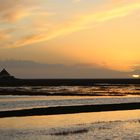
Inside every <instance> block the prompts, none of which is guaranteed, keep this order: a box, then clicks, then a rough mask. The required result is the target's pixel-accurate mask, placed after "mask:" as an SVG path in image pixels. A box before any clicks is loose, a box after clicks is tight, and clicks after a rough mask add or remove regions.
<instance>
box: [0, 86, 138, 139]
mask: <svg viewBox="0 0 140 140" xmlns="http://www.w3.org/2000/svg"><path fill="white" fill-rule="evenodd" d="M3 90H7V94H1V95H0V111H9V110H20V109H27V108H38V107H52V106H73V105H94V104H117V103H132V102H133V103H134V102H140V85H129V86H125V85H124V86H120V85H118V86H110V85H104V86H95V87H78V86H74V87H72V86H71V87H70V86H69V87H67V86H60V87H49V86H43V87H41V86H39V87H0V91H3ZM9 91H12V93H13V92H14V91H15V93H20V92H24V93H25V94H24V95H20V94H18V95H10V94H9V93H10V92H9ZM32 93H33V94H32ZM34 93H38V95H36V96H35V95H34ZM41 93H46V95H45V94H43V96H42V94H41ZM59 93H61V96H60V94H59ZM63 93H64V95H63ZM66 93H67V94H66ZM39 94H40V95H39ZM85 139H86V140H125V139H126V140H140V110H139V109H138V110H126V111H108V112H91V113H77V114H64V115H46V116H45V115H43V116H27V117H7V118H0V140H85Z"/></svg>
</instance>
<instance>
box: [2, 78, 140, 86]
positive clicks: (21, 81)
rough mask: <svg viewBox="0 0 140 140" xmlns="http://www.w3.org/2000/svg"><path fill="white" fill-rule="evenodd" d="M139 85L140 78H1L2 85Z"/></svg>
mask: <svg viewBox="0 0 140 140" xmlns="http://www.w3.org/2000/svg"><path fill="white" fill-rule="evenodd" d="M131 84H134V85H138V84H140V79H16V78H12V79H0V86H16V87H18V86H96V85H100V86H102V85H108V86H109V85H111V86H112V85H119V86H121V85H123V86H124V85H131Z"/></svg>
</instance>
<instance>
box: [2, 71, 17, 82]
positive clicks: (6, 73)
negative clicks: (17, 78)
mask: <svg viewBox="0 0 140 140" xmlns="http://www.w3.org/2000/svg"><path fill="white" fill-rule="evenodd" d="M0 79H8V80H9V79H14V76H12V75H10V74H9V73H8V72H7V71H6V69H3V70H2V71H1V72H0Z"/></svg>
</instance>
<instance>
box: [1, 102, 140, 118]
mask: <svg viewBox="0 0 140 140" xmlns="http://www.w3.org/2000/svg"><path fill="white" fill-rule="evenodd" d="M137 109H140V103H120V104H100V105H76V106H55V107H43V108H31V109H22V110H10V111H0V118H6V117H26V116H42V115H60V114H75V113H90V112H106V111H121V110H137Z"/></svg>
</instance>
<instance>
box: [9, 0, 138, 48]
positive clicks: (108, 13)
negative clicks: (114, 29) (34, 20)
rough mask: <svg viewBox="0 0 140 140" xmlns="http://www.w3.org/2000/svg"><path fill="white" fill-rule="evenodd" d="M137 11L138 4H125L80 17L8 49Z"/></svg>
mask: <svg viewBox="0 0 140 140" xmlns="http://www.w3.org/2000/svg"><path fill="white" fill-rule="evenodd" d="M138 9H140V2H135V3H129V4H125V5H122V6H119V7H115V8H113V9H111V10H103V11H101V12H93V13H90V14H86V15H82V16H80V17H79V18H77V19H73V20H71V21H70V22H69V23H65V24H64V25H62V26H59V27H58V28H57V29H56V28H55V29H54V30H52V31H50V32H47V33H39V34H36V35H34V34H33V35H29V36H25V37H23V38H21V39H19V40H17V41H16V42H15V43H14V44H13V45H12V46H10V47H21V46H25V45H30V44H33V43H38V42H42V41H48V40H51V39H54V38H56V37H59V36H64V35H67V34H70V33H73V32H77V31H79V30H84V29H87V28H91V24H92V25H93V27H94V25H95V24H97V23H100V22H105V21H109V20H112V19H115V18H121V17H125V16H127V15H130V14H132V13H133V12H134V11H136V10H138ZM89 24H90V26H89Z"/></svg>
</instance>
